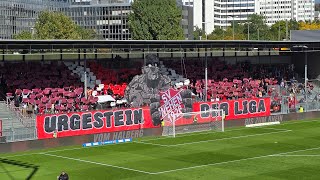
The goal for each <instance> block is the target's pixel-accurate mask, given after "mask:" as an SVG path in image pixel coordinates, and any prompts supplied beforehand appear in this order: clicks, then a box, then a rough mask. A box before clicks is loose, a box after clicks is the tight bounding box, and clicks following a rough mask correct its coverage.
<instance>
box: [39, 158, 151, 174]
mask: <svg viewBox="0 0 320 180" xmlns="http://www.w3.org/2000/svg"><path fill="white" fill-rule="evenodd" d="M39 154H41V155H45V156H51V157H56V158H61V159H67V160H73V161H79V162H85V163H89V164H95V165H100V166H107V167H112V168H117V169H123V170H128V171H134V172H139V173H144V174H155V173H152V172H148V171H142V170H138V169H132V168H127V167H122V166H116V165H111V164H105V163H100V162H95V161H88V160H83V159H78V158H71V157H66V156H59V155H54V154H48V153H39Z"/></svg>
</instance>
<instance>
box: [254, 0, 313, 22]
mask: <svg viewBox="0 0 320 180" xmlns="http://www.w3.org/2000/svg"><path fill="white" fill-rule="evenodd" d="M258 2H259V3H257V5H256V13H257V14H261V15H264V16H265V17H266V21H267V22H266V23H267V24H268V25H272V24H274V23H275V22H277V21H280V20H290V19H294V20H296V21H312V20H314V15H315V0H277V1H275V0H261V1H258Z"/></svg>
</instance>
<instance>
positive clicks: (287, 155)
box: [274, 154, 320, 157]
mask: <svg viewBox="0 0 320 180" xmlns="http://www.w3.org/2000/svg"><path fill="white" fill-rule="evenodd" d="M274 156H277V157H320V154H283V155H281V154H280V155H274Z"/></svg>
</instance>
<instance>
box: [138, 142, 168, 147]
mask: <svg viewBox="0 0 320 180" xmlns="http://www.w3.org/2000/svg"><path fill="white" fill-rule="evenodd" d="M133 142H135V143H138V144H147V145H153V146H162V147H170V146H171V145H165V144H155V143H148V142H144V141H133Z"/></svg>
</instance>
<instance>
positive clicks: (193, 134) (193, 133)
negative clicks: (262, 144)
mask: <svg viewBox="0 0 320 180" xmlns="http://www.w3.org/2000/svg"><path fill="white" fill-rule="evenodd" d="M241 130H245V128H244V127H241V128H234V129H231V130H225V132H230V131H241ZM214 133H218V132H217V131H205V132H202V133H199V132H192V133H188V134H185V135H178V136H176V137H175V139H176V138H182V137H188V136H197V135H201V134H214ZM170 138H173V137H169V136H166V137H159V138H153V139H146V140H140V141H139V142H148V141H156V140H159V139H170Z"/></svg>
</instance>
